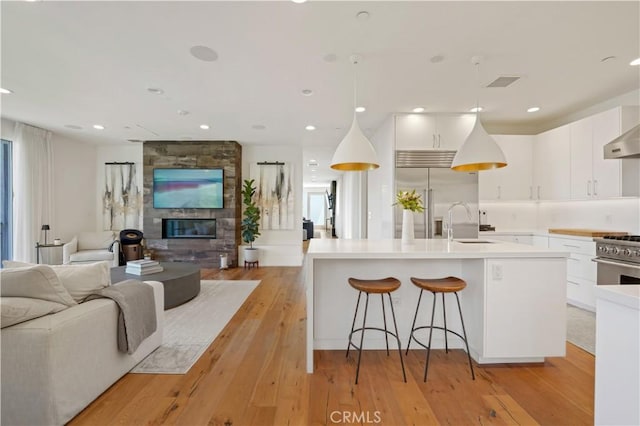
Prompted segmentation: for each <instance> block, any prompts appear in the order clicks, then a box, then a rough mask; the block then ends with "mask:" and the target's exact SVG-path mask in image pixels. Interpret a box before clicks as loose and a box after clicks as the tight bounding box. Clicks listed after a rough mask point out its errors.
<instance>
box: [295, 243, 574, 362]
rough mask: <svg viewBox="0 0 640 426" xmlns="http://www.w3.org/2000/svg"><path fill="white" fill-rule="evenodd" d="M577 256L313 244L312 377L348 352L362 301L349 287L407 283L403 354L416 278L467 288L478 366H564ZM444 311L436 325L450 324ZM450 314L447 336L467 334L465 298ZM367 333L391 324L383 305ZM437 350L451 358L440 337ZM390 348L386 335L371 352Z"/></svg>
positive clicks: (461, 247) (454, 246)
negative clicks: (319, 358) (321, 359)
mask: <svg viewBox="0 0 640 426" xmlns="http://www.w3.org/2000/svg"><path fill="white" fill-rule="evenodd" d="M568 255H569V253H568V252H565V251H560V250H552V249H547V248H540V247H534V246H528V245H523V244H514V243H507V242H502V241H497V240H494V241H492V240H454V241H447V240H443V239H422V240H421V239H418V240H415V243H414V244H411V245H404V244H402V243H401V241H400V240H343V239H313V240H312V241H311V243H310V244H309V249H308V252H307V255H306V258H305V283H306V292H307V293H306V294H307V372H309V373H312V372H313V351H314V350H333V349H342V350H346V348H347V342H348V340H347V339H348V334H349V330H350V327H351V322H352V321H353V313H354V309H355V303H356V299H357V291H356V290H354V289H353V288H351V286H349V284H348V282H347V279H348V278H349V277H357V278H362V279H373V278H383V277H388V276H393V277H396V278H398V279H399V280H400V281H401V282H402V285H401V287H400V288H399V289H398V290H397V291H395V292H394V293H392V299H393V303H394V308H395V313H396V319H397V321H398V329H399V333H400V340H401V341H402V346H403V348H406V344H407V339H408V335H409V330H410V328H411V321H412V320H413V314H414V312H415V308H416V303H417V299H418V294H419V289H418V288H417V287H415V286H414V285H413V284H411V281H410V277H412V276H414V277H422V278H426V277H432V278H437V277H446V276H457V277H460V278H462V279H464V280H465V281H466V282H467V288H466V289H464V290H463V291H462V292H460V294H459V295H460V302H461V304H462V311H463V315H464V320H465V327H466V330H467V335H468V339H469V348H470V351H471V356H472V358H473V359H474V360H475V361H476V362H477V363H479V364H488V363H491V364H494V363H514V362H543V361H544V358H545V357H549V356H564V355H565V338H566V274H567V273H566V270H567V257H568ZM432 301H433V297H432V295H431V294H430V293H426V294H425V295H424V297H423V298H422V308H421V310H420V314H421V315H420V316H419V319H418V321H419V322H422V323H423V324H426V323H428V318H429V317H430V313H431V303H432ZM440 307H441V305H440V304H439V305H438V308H437V309H436V310H437V312H436V323H438V322H440V323H441V321H442V313H441V308H440ZM447 311H448V312H449V314H448V315H447V326H448V327H449V328H451V329H452V330H454V331H458V332H460V331H461V327H460V321H459V319H458V318H457V315H455V313H456V312H457V307H456V306H455V298H447ZM359 321H361V319H359ZM367 324H368V325H375V324H378V325H381V324H382V309H381V306H380V302H379V301H377V297H373V298H372V299H371V303H370V305H369V313H368V318H367ZM425 333H426V331H425ZM425 336H426V334H425ZM432 346H433V347H434V348H444V337H443V334H442V332H437V331H435V332H434V336H433V345H432ZM384 347H385V346H384V335H383V333H367V337H366V339H365V349H382V348H384ZM449 347H450V348H451V347H453V348H462V347H463V343H462V342H461V341H459V339H457V338H455V337H454V338H449Z"/></svg>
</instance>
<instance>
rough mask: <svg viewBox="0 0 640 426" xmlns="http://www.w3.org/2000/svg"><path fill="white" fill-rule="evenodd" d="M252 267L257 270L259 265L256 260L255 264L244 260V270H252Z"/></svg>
mask: <svg viewBox="0 0 640 426" xmlns="http://www.w3.org/2000/svg"><path fill="white" fill-rule="evenodd" d="M254 266H255V267H256V268H259V267H260V264H259V262H258V261H257V260H256V261H255V262H247V261H246V260H245V261H244V267H245V269H246V268H249V269H251V268H252V267H254Z"/></svg>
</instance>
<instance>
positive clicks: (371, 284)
mask: <svg viewBox="0 0 640 426" xmlns="http://www.w3.org/2000/svg"><path fill="white" fill-rule="evenodd" d="M349 284H350V285H351V287H353V288H355V289H356V290H358V291H364V292H365V293H391V292H392V291H396V290H397V289H398V288H400V280H398V279H397V278H392V277H387V278H382V279H379V280H360V279H358V278H349Z"/></svg>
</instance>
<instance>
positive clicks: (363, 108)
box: [356, 106, 367, 112]
mask: <svg viewBox="0 0 640 426" xmlns="http://www.w3.org/2000/svg"><path fill="white" fill-rule="evenodd" d="M366 110H367V109H366V108H365V107H363V106H359V107H356V112H365V111H366Z"/></svg>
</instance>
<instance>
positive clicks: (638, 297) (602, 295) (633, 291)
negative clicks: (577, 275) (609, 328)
mask: <svg viewBox="0 0 640 426" xmlns="http://www.w3.org/2000/svg"><path fill="white" fill-rule="evenodd" d="M596 297H597V298H599V299H605V300H608V301H610V302H613V303H617V304H619V305H623V306H627V307H629V308H632V309H636V310H640V285H599V286H596Z"/></svg>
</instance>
